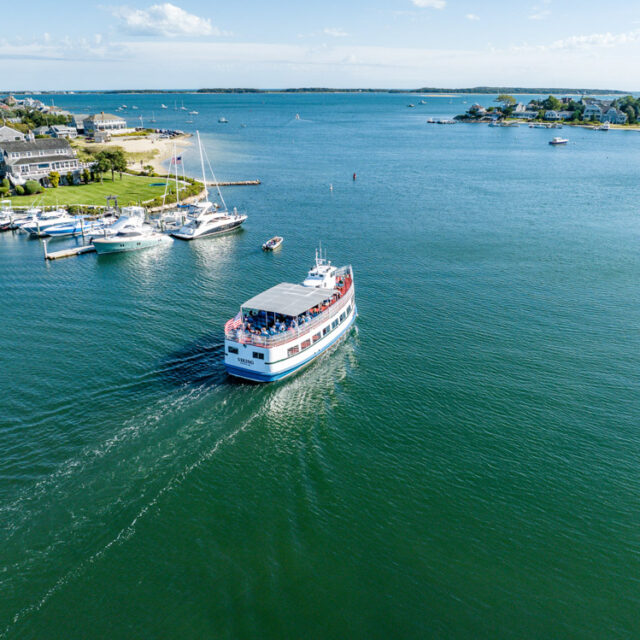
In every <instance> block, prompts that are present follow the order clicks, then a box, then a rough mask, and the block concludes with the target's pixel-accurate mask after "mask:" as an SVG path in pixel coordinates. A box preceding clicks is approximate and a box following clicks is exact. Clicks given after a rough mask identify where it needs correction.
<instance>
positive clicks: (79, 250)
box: [42, 240, 96, 260]
mask: <svg viewBox="0 0 640 640" xmlns="http://www.w3.org/2000/svg"><path fill="white" fill-rule="evenodd" d="M42 244H43V246H44V259H45V260H59V259H60V258H70V257H71V256H79V255H81V254H83V253H94V252H95V250H96V248H95V247H94V246H93V245H92V244H85V245H83V246H81V247H71V248H70V249H61V250H60V251H52V252H51V253H49V252H48V251H47V241H46V240H44V241H43V243H42Z"/></svg>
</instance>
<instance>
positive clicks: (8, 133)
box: [0, 126, 26, 142]
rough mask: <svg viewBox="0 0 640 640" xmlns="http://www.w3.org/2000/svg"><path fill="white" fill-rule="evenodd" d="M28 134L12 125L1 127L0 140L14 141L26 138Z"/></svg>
mask: <svg viewBox="0 0 640 640" xmlns="http://www.w3.org/2000/svg"><path fill="white" fill-rule="evenodd" d="M25 139H26V136H25V135H24V133H21V132H20V131H16V130H15V129H12V128H11V127H7V126H4V127H0V142H14V141H16V140H25Z"/></svg>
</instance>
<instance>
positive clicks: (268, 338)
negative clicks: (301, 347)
mask: <svg viewBox="0 0 640 640" xmlns="http://www.w3.org/2000/svg"><path fill="white" fill-rule="evenodd" d="M350 301H353V281H352V283H351V285H350V286H349V289H347V291H346V293H345V294H344V295H343V296H342V297H341V298H340V299H339V300H337V301H336V302H334V303H333V304H332V305H330V306H329V307H328V308H327V309H325V310H324V311H322V312H321V313H319V314H318V315H317V316H316V317H315V318H312V319H311V320H309V321H308V322H304V323H302V324H301V325H300V326H298V327H296V328H295V329H288V330H287V331H284V332H282V333H276V334H275V335H263V334H255V333H249V332H248V331H245V330H244V329H241V328H239V329H231V330H229V331H227V332H226V337H227V339H228V340H234V341H235V342H240V343H242V344H252V345H254V346H257V347H269V348H271V347H277V346H279V345H282V344H285V343H286V342H289V341H290V340H296V339H298V338H300V337H301V336H304V335H306V334H308V333H310V332H311V331H313V329H315V328H316V327H318V326H320V325H321V324H323V323H324V322H326V321H327V320H330V319H331V318H333V317H334V316H336V315H338V314H339V313H340V311H342V310H343V309H344V308H345V307H346V306H347V304H348V303H349V302H350Z"/></svg>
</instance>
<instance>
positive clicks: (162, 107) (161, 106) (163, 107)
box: [160, 104, 169, 109]
mask: <svg viewBox="0 0 640 640" xmlns="http://www.w3.org/2000/svg"><path fill="white" fill-rule="evenodd" d="M160 108H161V109H168V108H169V107H167V105H166V104H161V105H160Z"/></svg>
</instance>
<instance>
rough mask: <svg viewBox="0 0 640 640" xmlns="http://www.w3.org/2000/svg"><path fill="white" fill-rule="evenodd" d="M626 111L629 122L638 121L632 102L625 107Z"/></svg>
mask: <svg viewBox="0 0 640 640" xmlns="http://www.w3.org/2000/svg"><path fill="white" fill-rule="evenodd" d="M624 112H625V113H626V114H627V122H628V123H629V124H635V123H636V122H637V119H636V112H635V109H634V108H633V107H632V106H631V105H630V104H629V105H627V106H626V107H625V108H624Z"/></svg>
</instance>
